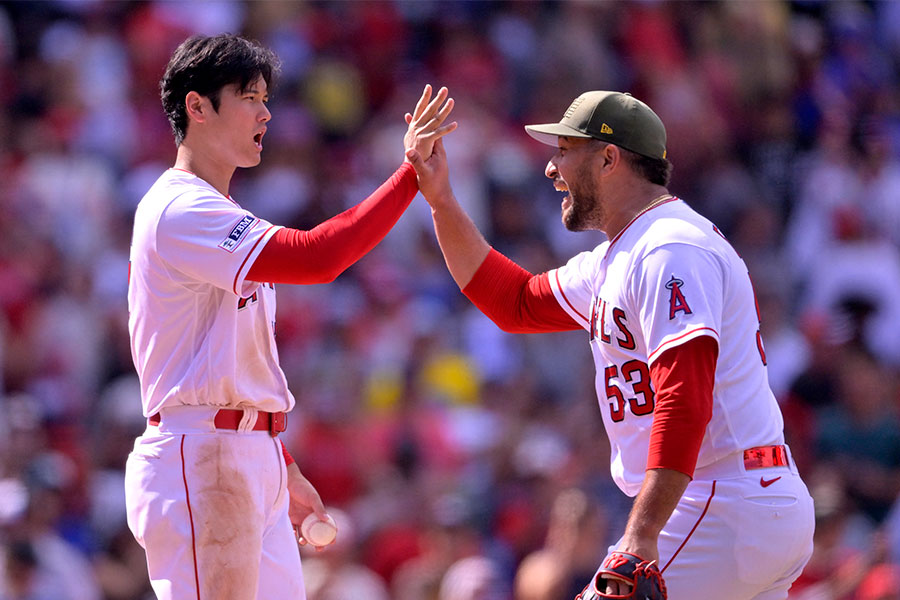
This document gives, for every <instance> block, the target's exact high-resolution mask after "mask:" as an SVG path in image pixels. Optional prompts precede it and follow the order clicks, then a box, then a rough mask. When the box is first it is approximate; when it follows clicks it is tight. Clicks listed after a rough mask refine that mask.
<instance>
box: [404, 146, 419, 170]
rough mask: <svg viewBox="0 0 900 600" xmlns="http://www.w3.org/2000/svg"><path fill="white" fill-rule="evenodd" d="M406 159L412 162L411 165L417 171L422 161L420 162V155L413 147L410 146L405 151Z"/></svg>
mask: <svg viewBox="0 0 900 600" xmlns="http://www.w3.org/2000/svg"><path fill="white" fill-rule="evenodd" d="M406 160H408V161H409V162H410V163H412V166H413V167H414V168H415V169H416V171H418V170H419V169H420V168H421V167H422V165H423V163H422V155H421V154H419V152H418V151H417V150H416V149H415V148H410V149H409V150H407V151H406Z"/></svg>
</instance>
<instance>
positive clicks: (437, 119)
mask: <svg viewBox="0 0 900 600" xmlns="http://www.w3.org/2000/svg"><path fill="white" fill-rule="evenodd" d="M454 105H455V102H454V101H453V98H449V99H448V100H447V102H446V103H445V104H444V106H443V107H442V108H441V110H440V111H438V113H437V114H435V115H434V116H433V117H431V119H430V120H429V121H428V122H427V123H425V124H424V125H422V126H421V127H420V128H419V132H425V133H428V132H429V131H432V130H434V129H437V128H438V126H440V124H441V123H443V122H444V120H445V119H446V118H447V117H448V116H449V115H450V112H451V111H452V110H453V106H454Z"/></svg>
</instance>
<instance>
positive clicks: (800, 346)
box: [0, 0, 900, 600]
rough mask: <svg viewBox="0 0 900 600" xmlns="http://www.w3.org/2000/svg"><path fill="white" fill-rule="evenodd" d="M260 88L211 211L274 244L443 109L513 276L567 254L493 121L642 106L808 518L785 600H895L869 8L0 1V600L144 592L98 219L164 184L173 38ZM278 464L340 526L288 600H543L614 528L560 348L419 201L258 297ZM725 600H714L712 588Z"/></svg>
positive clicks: (898, 535) (887, 230)
mask: <svg viewBox="0 0 900 600" xmlns="http://www.w3.org/2000/svg"><path fill="white" fill-rule="evenodd" d="M223 31H228V32H234V33H241V34H243V35H245V36H246V37H249V38H252V39H256V40H258V41H260V42H261V43H263V44H264V45H267V46H269V47H271V48H272V49H274V50H275V51H276V52H277V53H278V54H279V55H280V57H281V59H282V61H283V72H282V77H281V79H280V82H279V84H278V87H277V89H276V90H275V94H274V95H273V96H272V101H271V103H270V108H271V109H272V113H273V119H272V122H271V124H270V127H269V133H268V134H267V136H266V140H265V141H266V145H265V150H264V153H263V162H262V165H261V166H259V167H257V168H254V169H252V170H241V171H239V172H238V173H237V175H236V178H235V182H234V184H233V186H232V196H233V197H234V198H235V199H236V200H237V201H238V202H240V203H241V204H242V205H243V206H245V207H246V208H248V209H250V210H252V211H253V212H255V213H257V214H258V215H260V216H262V217H264V218H266V219H268V220H270V221H272V222H275V223H279V224H283V225H289V226H294V227H301V228H309V227H312V226H314V225H316V224H318V223H319V222H321V221H322V220H324V219H326V218H328V217H330V216H332V215H334V214H337V213H338V212H340V211H341V210H343V209H344V208H346V207H349V206H351V205H353V204H355V203H356V202H358V201H359V200H361V199H362V198H363V197H365V196H366V195H368V194H369V193H370V192H371V191H372V190H374V189H375V187H377V185H378V184H379V183H380V182H381V181H383V179H384V178H386V177H387V176H388V175H389V174H390V173H391V172H393V170H394V169H395V168H396V167H397V166H398V165H399V164H400V161H401V160H402V150H403V147H402V135H403V132H404V131H405V123H404V121H403V114H404V113H405V112H406V111H409V110H411V109H412V107H413V105H414V102H415V100H416V98H417V97H418V94H419V93H420V91H421V89H422V86H423V85H424V84H425V83H433V84H436V85H446V86H448V87H449V88H450V90H451V95H452V96H453V97H454V98H455V99H456V102H457V107H456V109H455V111H454V118H455V119H456V120H458V121H459V123H460V127H459V130H458V131H457V132H455V133H453V134H452V135H451V136H450V137H449V138H448V139H447V142H446V143H447V150H448V155H449V160H450V165H451V176H452V180H453V184H454V188H455V191H456V194H457V196H458V197H459V198H460V200H461V201H462V202H463V203H464V205H465V206H466V208H467V210H468V211H469V213H470V214H471V215H472V217H473V218H474V220H475V221H476V223H477V224H478V225H479V226H480V228H481V229H482V230H483V231H484V232H485V233H486V236H487V238H488V240H489V241H490V242H492V243H493V244H494V245H495V247H497V248H498V249H499V250H500V251H502V252H504V253H506V254H507V255H509V256H511V257H512V258H514V259H515V260H517V261H518V262H519V263H520V264H522V265H523V266H525V267H526V268H528V269H529V270H531V271H532V272H540V271H543V270H547V269H550V268H553V267H556V266H559V265H560V264H562V263H564V262H565V261H566V260H568V258H569V257H571V256H572V255H574V254H575V253H576V252H578V251H581V250H584V249H588V248H591V247H593V246H595V245H596V244H597V243H599V242H600V241H602V237H599V235H600V234H572V233H569V232H567V231H566V230H565V229H564V227H563V226H562V225H561V224H560V218H559V204H560V200H561V197H560V195H559V194H558V193H557V192H555V191H554V190H553V189H552V186H551V185H550V184H549V183H548V182H547V180H546V179H544V177H543V167H544V165H545V164H546V161H547V159H548V158H549V156H550V155H551V154H552V149H550V148H549V147H547V146H542V145H541V144H538V143H537V142H535V141H534V140H532V139H531V138H529V137H528V136H527V135H526V134H525V133H524V131H523V129H522V125H523V124H526V123H536V122H537V123H539V122H550V121H556V120H558V119H559V118H560V117H561V115H562V113H563V111H564V110H565V109H566V107H567V106H568V104H569V102H570V101H571V99H572V98H574V97H575V96H577V95H578V94H579V93H581V92H583V91H586V90H591V89H613V90H621V91H630V92H632V93H633V94H634V95H636V96H637V97H639V98H641V99H643V100H645V101H646V102H648V103H649V104H650V105H651V106H652V107H654V109H655V110H656V111H657V112H658V113H659V114H660V116H661V117H662V119H663V121H664V122H665V123H666V125H667V128H668V133H669V157H670V159H671V160H672V162H673V163H674V165H675V171H674V178H673V183H672V186H671V191H672V192H673V193H676V194H678V195H679V196H681V197H682V198H683V199H685V200H686V201H687V202H688V203H689V204H691V205H692V206H694V207H695V208H696V209H698V210H699V211H700V212H702V213H704V214H706V215H707V216H709V217H710V218H711V219H712V220H713V221H714V222H716V223H717V224H718V226H719V227H720V229H721V230H722V231H723V232H724V233H725V234H726V235H727V236H728V238H729V239H730V241H731V242H732V243H733V244H734V246H735V247H736V248H737V250H738V252H739V253H740V254H741V255H742V256H743V258H744V259H745V260H746V262H747V264H748V266H749V268H750V272H751V276H752V278H753V281H754V284H755V286H756V290H757V294H758V296H759V303H760V309H761V314H762V329H763V339H764V342H765V346H766V351H767V355H768V364H769V377H770V382H771V385H772V387H773V389H774V391H775V393H776V395H777V397H778V400H779V402H780V403H781V406H782V408H783V411H784V414H785V424H786V433H787V436H788V442H789V443H790V445H791V447H792V449H793V453H794V456H795V458H796V461H797V463H798V465H799V468H800V471H801V473H802V474H803V476H804V478H805V479H806V481H807V482H808V484H809V486H810V488H811V491H812V493H813V495H814V497H815V500H816V517H817V533H816V549H815V554H814V556H813V559H812V560H811V562H810V563H809V566H808V567H807V569H806V572H805V573H804V574H803V576H802V578H801V579H800V580H799V581H798V582H797V584H796V585H795V587H794V590H793V591H792V594H791V600H797V599H799V600H820V599H823V600H824V599H831V600H849V599H852V600H876V599H877V600H888V599H897V598H900V571H898V566H897V565H898V564H900V514H898V510H900V509H898V506H897V505H898V502H897V499H898V492H900V419H898V408H900V393H898V373H900V85H898V84H900V2H871V1H869V2H857V1H839V0H835V1H829V2H821V1H812V0H807V1H795V2H775V1H742V0H733V1H730V2H693V1H678V2H663V1H642V2H612V1H610V2H548V1H544V2H537V1H520V2H475V1H470V2H461V1H442V2H428V1H416V2H334V3H332V2H280V1H267V2H246V3H245V2H206V1H192V2H162V1H153V2H119V1H117V2H105V1H98V0H93V1H92V0H82V1H79V0H65V1H63V0H59V1H55V2H51V1H45V2H3V3H2V4H0V105H2V111H0V132H2V133H0V214H2V218H3V221H4V222H5V223H6V225H7V227H8V228H7V229H6V230H5V232H4V233H3V234H2V235H0V364H2V372H0V549H2V556H3V558H2V560H0V599H2V600H13V599H16V600H24V599H28V600H95V599H108V600H144V599H148V598H151V597H152V594H151V592H150V588H149V585H148V583H147V579H146V568H145V566H144V555H143V551H142V550H141V549H140V548H139V547H138V546H137V544H136V543H135V542H134V540H133V538H132V536H131V534H130V532H129V531H128V529H127V526H126V524H125V511H124V491H123V469H124V464H125V458H126V455H127V454H128V452H129V450H130V447H131V444H132V441H133V438H134V437H135V436H136V435H139V434H140V433H141V431H142V430H143V429H144V426H145V421H144V418H143V417H142V415H141V412H140V397H139V390H138V385H137V381H136V378H135V374H134V370H133V366H132V363H131V356H130V351H129V344H128V334H127V327H126V321H127V304H126V286H127V277H128V250H129V239H130V235H131V223H132V215H133V211H134V208H135V206H136V204H137V202H138V200H139V199H140V198H141V196H142V195H143V193H144V192H145V191H146V190H147V189H148V187H149V186H150V184H151V183H152V182H153V181H154V180H155V179H156V178H157V177H158V176H159V174H160V173H161V172H162V171H163V170H164V169H165V168H167V167H168V166H170V165H171V164H172V162H173V160H174V154H175V148H174V143H173V140H172V135H171V132H170V131H169V127H168V124H167V122H166V120H165V118H164V115H163V112H162V109H161V106H160V102H159V98H158V81H159V79H160V77H161V74H162V72H163V69H164V66H165V64H166V62H167V60H168V57H169V56H170V54H171V52H172V50H173V49H174V48H175V46H176V45H177V44H178V43H179V42H181V41H182V40H183V39H184V38H186V37H187V36H188V35H190V34H193V33H205V34H215V33H220V32H223ZM278 303H279V307H278V325H277V332H278V338H277V339H278V343H279V348H280V352H281V362H282V366H283V368H284V370H285V372H286V374H287V377H288V380H289V383H290V385H291V388H292V390H293V392H294V394H295V395H296V397H297V401H298V405H297V408H296V409H295V410H294V411H293V413H292V414H291V416H290V427H289V430H288V431H287V433H286V434H285V435H284V440H285V442H286V444H287V446H288V448H289V449H290V450H291V452H292V453H293V455H294V456H295V457H296V459H297V462H298V463H299V464H300V466H301V468H302V470H303V471H304V472H305V473H306V474H307V476H308V477H309V478H310V479H311V480H312V481H313V483H314V484H315V485H316V486H317V488H318V489H319V491H320V492H321V494H322V497H323V499H324V500H325V502H326V504H327V505H328V506H329V507H330V508H331V509H332V511H333V513H334V514H335V515H336V517H337V520H338V521H339V525H340V530H341V534H340V539H339V541H338V543H337V544H336V545H335V546H332V547H330V548H329V549H327V550H326V551H324V552H320V553H316V552H309V551H307V550H304V551H303V554H304V571H305V576H306V580H307V585H308V589H309V597H310V600H344V599H350V598H353V599H356V598H365V599H366V600H381V599H388V598H391V599H396V600H475V599H479V600H507V599H509V598H513V597H515V598H518V599H521V600H557V599H568V598H572V597H574V595H575V594H576V593H577V592H578V591H580V589H581V588H582V587H583V585H584V584H585V583H586V582H587V581H588V579H589V577H590V575H591V574H592V572H593V570H594V569H595V567H596V566H597V564H598V563H599V561H600V560H601V558H602V557H603V556H604V555H605V554H606V551H607V546H608V545H609V544H611V543H613V542H614V541H615V540H616V538H617V536H618V535H620V534H621V531H622V527H623V524H624V520H625V518H626V516H627V511H628V509H629V507H630V500H629V499H627V498H625V497H624V496H623V495H622V494H621V493H620V492H619V491H618V490H617V489H616V488H615V487H614V485H613V484H612V482H611V480H610V476H609V471H608V454H609V446H608V442H607V440H606V436H605V434H604V431H603V425H602V422H601V418H600V413H599V411H598V406H597V399H596V396H595V393H594V383H593V379H594V367H593V362H592V360H591V353H590V352H589V349H588V345H587V338H586V335H585V334H584V333H577V332H575V333H566V334H559V335H535V336H513V335H508V334H504V333H502V332H500V331H499V330H498V329H497V328H496V327H494V326H493V324H491V323H490V322H489V321H487V320H486V319H485V318H484V317H482V316H481V315H480V313H478V312H477V311H476V310H474V309H473V308H472V306H471V305H470V304H469V303H468V301H467V300H466V299H465V298H464V297H463V296H462V295H461V294H460V293H459V291H458V289H457V288H456V286H455V285H454V283H453V281H452V279H451V278H450V276H449V275H448V273H447V272H446V269H445V267H444V264H443V260H442V258H441V256H440V252H439V250H438V248H437V244H436V242H435V241H434V236H433V231H432V227H431V219H430V213H429V211H428V208H427V206H426V204H425V202H424V201H423V200H422V199H421V197H420V198H418V199H417V200H415V201H414V203H413V206H412V207H411V208H410V209H409V211H408V212H407V214H406V215H404V217H403V218H402V220H401V221H400V223H399V224H398V225H397V227H396V228H395V230H394V231H392V232H391V234H390V235H389V236H388V237H387V238H386V239H385V241H384V242H383V243H382V244H381V245H380V246H379V247H378V248H376V249H375V251H373V252H372V253H371V254H370V255H368V256H367V257H365V258H364V259H363V260H362V261H360V262H359V263H358V264H357V265H356V266H354V267H352V268H351V269H350V270H349V271H348V272H346V273H345V274H344V275H342V276H341V277H340V278H339V279H338V280H337V281H336V282H335V283H332V284H329V285H325V286H306V287H291V286H280V288H279V295H278ZM726 597H727V594H726V595H725V596H723V598H726Z"/></svg>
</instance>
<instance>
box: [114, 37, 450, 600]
mask: <svg viewBox="0 0 900 600" xmlns="http://www.w3.org/2000/svg"><path fill="white" fill-rule="evenodd" d="M277 66H278V63H277V59H276V57H275V56H274V55H273V54H272V53H271V52H270V51H269V50H266V49H264V48H262V47H260V46H258V45H256V44H254V43H251V42H248V41H247V40H244V39H242V38H240V37H237V36H232V35H219V36H214V37H202V36H197V37H193V38H190V39H188V40H186V41H185V42H184V43H183V44H181V45H180V46H179V47H178V49H177V50H176V51H175V53H174V55H173V56H172V59H171V60H170V62H169V65H168V67H167V68H166V73H165V75H164V77H163V79H162V82H161V90H162V101H163V107H164V108H165V111H166V114H167V116H168V118H169V121H170V123H171V125H172V129H173V131H174V133H175V141H176V145H177V147H178V150H177V156H176V159H175V166H174V167H173V168H171V169H169V170H167V171H166V172H164V173H163V174H162V175H161V176H160V178H159V179H158V180H157V181H156V183H154V184H153V186H152V187H151V188H150V190H149V191H148V192H147V194H146V195H145V196H144V198H143V199H142V200H141V202H140V204H139V205H138V207H137V211H136V213H135V218H134V232H133V237H132V245H131V269H130V276H129V285H128V307H129V321H128V325H129V331H130V334H131V350H132V357H133V359H134V364H135V367H136V369H137V373H138V376H139V378H140V382H141V395H142V401H143V410H144V415H145V416H146V417H148V427H147V430H146V431H145V432H144V434H143V435H141V436H140V437H139V438H138V439H137V440H136V442H135V445H134V450H133V452H132V453H131V454H130V455H129V457H128V461H127V466H126V474H125V487H126V502H127V510H128V524H129V527H130V528H131V531H132V532H133V533H134V535H135V538H136V539H137V540H138V542H139V543H140V544H141V545H142V546H143V547H144V548H145V550H146V554H147V565H148V569H149V574H150V580H151V583H152V585H153V589H154V591H155V592H156V594H157V596H158V597H159V598H161V599H165V600H167V599H173V598H177V599H179V600H183V599H185V598H195V599H198V600H221V599H230V598H233V599H241V600H246V599H249V598H266V599H270V598H271V599H274V598H278V599H282V598H284V599H288V598H290V599H298V598H300V599H302V598H305V593H304V590H303V578H302V574H301V570H300V556H299V552H298V550H297V542H298V539H297V538H295V534H294V532H292V524H293V525H294V526H295V527H296V526H297V525H298V524H299V523H300V522H301V521H302V520H303V519H304V517H306V516H307V515H309V514H310V513H311V512H315V513H316V514H317V515H318V516H319V518H321V519H326V518H327V514H326V512H325V508H324V506H323V505H322V501H321V499H320V498H319V495H318V493H317V492H316V490H315V489H314V488H313V486H312V485H311V484H310V482H309V481H307V480H306V479H305V478H304V477H303V475H302V474H301V473H300V470H299V468H298V467H297V465H296V463H294V462H293V460H292V459H291V458H290V455H289V454H288V453H287V452H286V451H285V450H284V449H283V446H282V445H281V444H280V443H279V441H278V440H277V438H276V436H277V434H278V433H279V432H280V431H283V430H284V428H285V421H286V416H285V414H286V413H287V412H289V411H290V410H291V409H292V408H293V407H294V397H293V396H292V394H291V392H290V390H289V389H288V387H287V383H286V381H285V376H284V373H283V372H282V371H281V368H280V366H279V364H278V349H277V347H276V345H275V338H274V323H275V284H278V283H296V284H299V283H324V282H328V281H331V280H333V279H334V278H335V277H336V276H337V275H338V274H340V273H341V272H342V271H343V270H344V269H346V268H347V267H348V266H349V265H351V264H353V263H354V262H355V261H356V260H358V259H359V258H360V257H362V256H363V255H364V254H365V253H366V252H368V251H369V250H370V249H371V248H372V247H374V246H375V244H377V243H378V242H379V241H380V240H381V239H382V238H383V237H384V236H385V235H386V234H387V232H388V231H389V230H390V228H391V227H392V226H393V224H394V223H395V222H396V221H397V219H398V218H399V217H400V215H401V214H402V213H403V211H404V210H405V209H406V207H407V206H408V205H409V203H410V202H411V201H412V198H413V197H414V195H415V194H416V192H417V182H416V174H415V171H414V170H413V168H412V167H411V166H410V165H409V164H403V165H402V166H400V167H399V168H398V169H397V171H396V172H395V173H394V174H393V175H392V176H391V177H390V179H388V181H386V182H385V183H384V184H383V185H382V186H381V187H379V188H378V190H376V191H375V192H374V193H373V194H372V195H371V196H370V197H368V198H366V199H365V200H363V201H362V202H361V203H360V204H358V205H356V206H355V207H353V208H351V209H349V210H347V211H345V212H344V213H341V214H340V215H337V216H336V217H334V218H332V219H329V220H328V221H326V222H325V223H323V224H321V225H319V226H318V227H316V228H314V229H312V230H310V231H300V230H296V229H289V228H285V227H279V226H276V225H272V224H271V223H268V222H266V220H265V219H262V218H259V217H257V216H255V215H253V214H251V213H250V212H248V211H247V210H245V209H243V208H241V207H240V205H239V204H238V203H237V202H236V201H235V200H234V199H233V198H231V196H230V195H229V183H230V181H231V177H232V175H233V173H234V170H235V168H237V167H253V166H255V165H257V164H259V162H260V159H261V153H262V148H263V145H262V140H263V137H264V135H265V133H266V129H267V127H268V123H269V120H270V118H271V114H270V113H269V110H268V108H267V106H266V102H267V101H268V90H269V86H270V84H271V83H272V79H273V76H274V75H275V73H276V71H277ZM445 101H446V102H445ZM452 106H453V102H452V100H447V91H446V89H442V90H440V92H439V93H438V94H437V95H436V96H435V97H434V99H433V100H432V98H431V88H430V87H428V86H426V88H425V91H424V93H423V95H422V97H421V98H420V100H419V103H418V105H417V106H416V109H415V110H414V113H413V115H411V116H410V126H409V128H408V130H407V133H406V136H405V138H404V143H405V146H406V148H408V149H410V148H415V149H416V150H417V152H419V153H422V154H423V155H425V156H429V155H430V154H431V149H432V146H433V144H434V141H435V140H436V139H439V138H440V137H441V136H442V135H444V134H446V133H448V132H449V131H452V130H453V129H454V128H455V123H451V124H449V125H442V123H443V121H444V120H445V119H446V117H447V115H448V114H449V112H450V110H452ZM300 541H301V543H303V540H302V539H301V540H300Z"/></svg>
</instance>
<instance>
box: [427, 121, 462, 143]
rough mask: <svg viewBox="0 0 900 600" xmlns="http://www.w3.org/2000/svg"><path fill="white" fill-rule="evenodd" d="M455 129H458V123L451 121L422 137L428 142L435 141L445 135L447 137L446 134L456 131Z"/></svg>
mask: <svg viewBox="0 0 900 600" xmlns="http://www.w3.org/2000/svg"><path fill="white" fill-rule="evenodd" d="M457 127H458V123H457V122H456V121H453V122H452V123H450V124H448V125H444V126H443V127H438V128H437V129H435V130H434V131H432V132H431V133H429V134H426V135H423V136H422V137H423V138H425V139H428V140H434V141H437V140H439V139H441V138H442V137H444V136H445V135H447V134H448V133H450V132H451V131H453V130H454V129H456V128H457Z"/></svg>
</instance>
